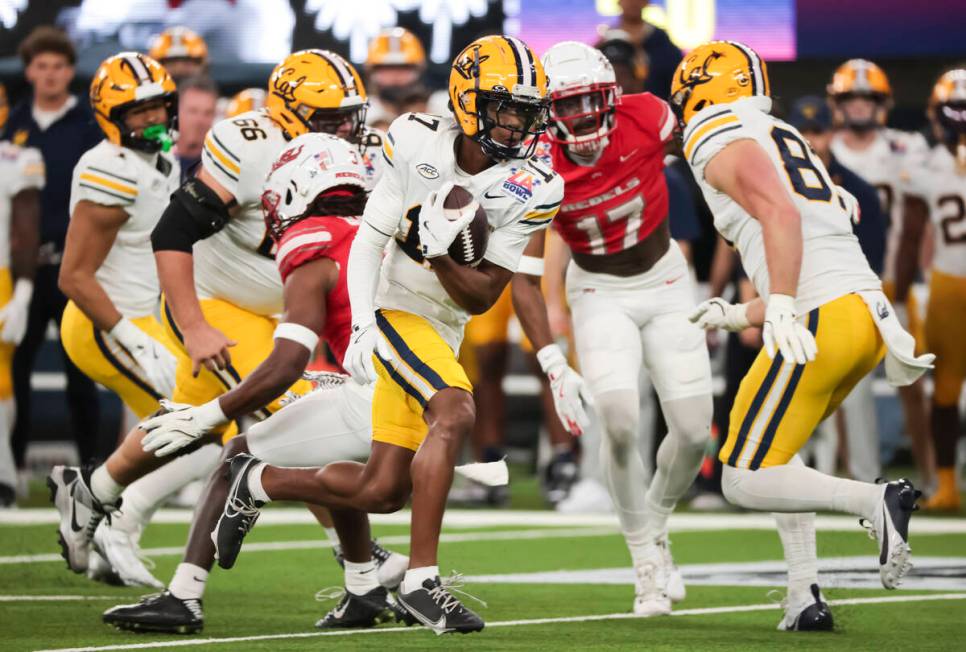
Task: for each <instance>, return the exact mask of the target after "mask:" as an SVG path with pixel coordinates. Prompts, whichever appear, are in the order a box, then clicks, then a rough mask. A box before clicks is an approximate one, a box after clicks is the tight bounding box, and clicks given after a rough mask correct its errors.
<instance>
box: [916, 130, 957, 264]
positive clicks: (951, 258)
mask: <svg viewBox="0 0 966 652" xmlns="http://www.w3.org/2000/svg"><path fill="white" fill-rule="evenodd" d="M906 192H908V193H909V194H912V195H917V196H919V197H922V198H923V199H924V200H925V201H926V204H927V205H928V206H929V216H930V219H931V220H932V222H933V234H934V236H935V249H934V252H933V260H932V266H933V269H937V270H939V271H940V272H942V273H943V274H948V275H950V276H958V277H960V278H966V169H963V168H960V167H959V166H958V165H957V163H956V158H955V157H954V156H953V155H952V154H951V153H950V151H949V149H947V148H946V146H945V145H937V146H935V147H934V148H933V149H932V150H931V151H930V153H929V158H928V159H927V160H926V162H925V165H922V166H916V167H915V168H913V169H912V170H911V171H910V175H909V182H908V184H907V186H906Z"/></svg>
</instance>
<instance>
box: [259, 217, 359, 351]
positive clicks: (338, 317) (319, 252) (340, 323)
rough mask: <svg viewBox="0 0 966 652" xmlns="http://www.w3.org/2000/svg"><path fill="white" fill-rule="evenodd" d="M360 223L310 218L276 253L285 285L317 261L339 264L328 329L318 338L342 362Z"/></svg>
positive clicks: (327, 303) (327, 314)
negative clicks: (352, 260)
mask: <svg viewBox="0 0 966 652" xmlns="http://www.w3.org/2000/svg"><path fill="white" fill-rule="evenodd" d="M359 224H360V222H359V220H357V219H355V218H351V217H323V216H313V217H308V218H306V219H304V220H301V221H299V222H296V223H295V224H294V225H292V226H291V227H290V228H289V229H288V230H287V231H285V234H284V235H283V236H282V240H281V242H279V243H278V253H276V254H275V262H276V263H278V271H279V273H280V274H281V275H282V282H283V283H284V282H285V279H287V278H288V275H289V274H291V273H292V271H293V270H295V269H296V268H298V267H300V266H302V265H304V264H306V263H308V262H311V261H313V260H316V259H318V258H330V259H332V260H334V261H335V264H336V265H338V267H339V280H338V282H337V283H336V285H335V287H334V288H332V289H331V290H330V291H329V293H328V294H327V295H326V297H325V327H324V328H323V329H322V332H321V333H319V336H321V337H322V338H323V339H325V340H326V341H327V342H328V343H329V348H331V349H332V353H333V354H334V355H335V358H336V360H339V361H340V363H341V361H342V358H344V357H345V350H346V347H347V346H348V345H349V332H350V331H351V330H352V312H351V310H350V308H349V290H348V288H347V287H346V274H345V270H346V268H347V265H348V261H349V248H350V247H351V246H352V239H353V238H354V237H355V236H356V231H358V230H359Z"/></svg>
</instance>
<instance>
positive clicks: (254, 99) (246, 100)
mask: <svg viewBox="0 0 966 652" xmlns="http://www.w3.org/2000/svg"><path fill="white" fill-rule="evenodd" d="M263 106H265V91H264V90H263V89H261V88H246V89H245V90H243V91H239V92H238V93H235V95H233V96H232V98H231V99H230V100H228V106H227V107H226V108H225V117H226V118H234V117H235V116H236V115H239V114H242V113H247V112H249V111H257V110H258V109H260V108H262V107H263Z"/></svg>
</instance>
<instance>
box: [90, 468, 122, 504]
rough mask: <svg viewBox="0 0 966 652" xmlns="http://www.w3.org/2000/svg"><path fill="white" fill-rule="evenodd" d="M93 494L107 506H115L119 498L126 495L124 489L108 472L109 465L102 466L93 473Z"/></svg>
mask: <svg viewBox="0 0 966 652" xmlns="http://www.w3.org/2000/svg"><path fill="white" fill-rule="evenodd" d="M91 492H92V493H93V494H94V497H95V498H97V499H98V500H99V501H101V502H102V503H104V504H105V505H113V504H114V503H116V502H117V499H118V497H120V495H121V494H122V493H124V487H123V486H121V485H119V484H118V483H117V481H115V480H114V478H112V477H111V474H110V473H108V472H107V465H105V464H101V465H100V466H99V467H97V468H96V469H94V472H93V473H91Z"/></svg>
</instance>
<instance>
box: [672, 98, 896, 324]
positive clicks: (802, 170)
mask: <svg viewBox="0 0 966 652" xmlns="http://www.w3.org/2000/svg"><path fill="white" fill-rule="evenodd" d="M763 100H764V101H767V102H770V100H768V99H767V98H757V97H755V98H746V99H742V100H738V101H736V102H732V103H730V104H727V105H723V106H722V105H717V106H710V107H708V108H706V109H704V110H702V111H700V112H699V113H697V114H696V115H695V116H694V117H693V118H691V121H690V122H689V123H688V126H687V128H686V129H685V130H684V151H685V156H686V157H687V159H688V163H689V164H690V165H691V169H692V170H693V171H694V177H695V179H697V181H698V184H699V185H700V186H701V191H702V193H703V194H704V197H705V199H706V200H707V202H708V206H709V208H710V209H711V212H712V213H713V214H714V225H715V227H716V228H717V229H718V231H720V232H721V235H722V236H723V237H724V238H725V239H726V240H728V241H729V242H730V243H732V244H733V245H734V246H735V248H736V249H737V250H738V252H739V253H740V254H741V261H742V264H743V265H744V268H745V270H746V272H747V273H748V277H749V278H750V279H751V280H752V282H753V283H754V284H755V288H756V289H757V290H758V293H759V294H761V296H762V297H763V298H764V299H765V300H766V301H767V300H768V294H769V288H768V282H769V281H768V269H767V267H766V266H765V247H764V241H763V239H762V230H761V224H760V223H759V222H758V220H756V219H754V218H752V217H751V216H750V215H748V213H746V212H745V211H744V209H742V208H741V207H740V206H739V205H738V204H737V203H735V201H734V200H732V199H731V198H730V197H728V196H727V195H725V194H724V193H722V192H719V191H718V190H715V189H714V188H713V187H711V186H710V185H709V184H708V183H707V182H706V181H705V179H704V166H705V165H706V164H707V163H708V161H710V160H711V159H712V158H713V157H714V155H715V154H717V153H718V152H720V151H721V150H722V149H724V147H725V146H726V145H729V144H731V143H732V142H734V141H736V140H742V139H751V140H754V141H756V142H757V143H758V144H759V145H761V146H762V148H763V149H764V150H765V152H766V153H767V154H768V157H769V158H770V159H771V160H772V162H773V163H774V164H775V168H776V169H777V170H778V172H779V176H780V177H782V178H785V179H787V180H788V185H787V189H788V192H789V195H790V196H791V198H792V200H793V201H794V203H795V206H796V207H797V208H798V209H799V211H800V213H801V216H802V236H803V251H802V269H801V274H800V276H799V281H798V293H797V295H796V297H795V307H796V309H797V311H798V314H800V315H803V314H805V313H807V312H808V311H810V310H812V309H813V308H816V307H818V306H820V305H822V304H823V303H827V302H828V301H831V300H832V299H835V298H837V297H840V296H842V295H844V294H847V293H849V292H853V291H856V290H877V289H880V288H881V282H880V281H879V278H878V277H877V276H876V275H875V273H874V272H873V271H872V270H871V269H870V268H869V264H868V262H867V261H866V258H865V256H864V255H863V253H862V249H861V248H860V247H859V241H858V238H856V237H855V235H854V234H853V232H852V222H851V219H852V218H851V216H852V212H851V210H850V209H849V208H848V206H849V204H848V202H847V200H846V198H845V197H844V195H843V193H844V191H843V190H841V189H840V188H839V187H838V186H836V185H835V184H834V183H832V180H831V179H830V178H829V176H828V172H827V171H826V170H825V167H824V166H823V165H822V164H821V162H819V161H818V160H817V159H816V158H815V157H814V156H813V155H812V154H811V152H810V150H809V149H808V148H807V146H806V145H805V139H804V138H803V137H802V135H801V134H800V133H799V132H798V130H796V129H795V128H794V127H792V126H791V125H789V124H788V123H786V122H784V121H782V120H779V119H778V118H775V117H773V116H771V115H769V114H768V113H766V112H765V111H764V110H762V107H763V105H764V102H763Z"/></svg>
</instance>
